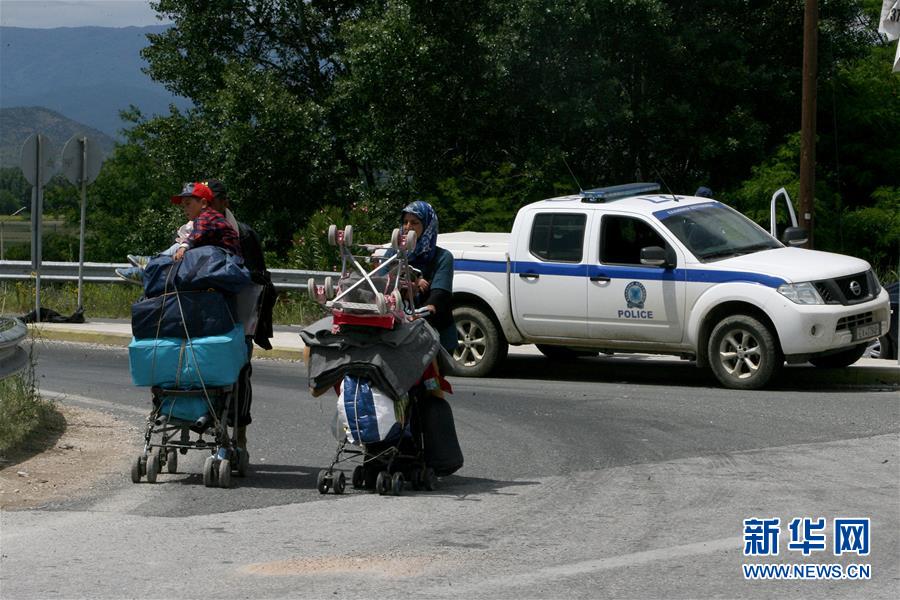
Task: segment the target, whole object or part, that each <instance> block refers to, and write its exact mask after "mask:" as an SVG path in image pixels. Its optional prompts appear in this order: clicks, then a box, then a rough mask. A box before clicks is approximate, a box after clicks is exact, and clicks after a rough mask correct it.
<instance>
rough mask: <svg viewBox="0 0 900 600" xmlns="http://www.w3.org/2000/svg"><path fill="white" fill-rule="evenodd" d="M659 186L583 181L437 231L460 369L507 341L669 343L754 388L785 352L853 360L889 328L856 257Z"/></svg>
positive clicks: (495, 354) (571, 353)
mask: <svg viewBox="0 0 900 600" xmlns="http://www.w3.org/2000/svg"><path fill="white" fill-rule="evenodd" d="M658 190H659V187H658V186H656V185H655V184H626V185H621V186H614V187H611V188H602V189H597V190H588V191H586V192H581V193H580V194H577V195H572V196H564V197H560V198H551V199H549V200H543V201H541V202H536V203H534V204H529V205H527V206H525V207H523V208H522V209H521V210H520V211H519V212H518V214H517V215H516V219H515V223H514V225H513V229H512V233H509V234H500V233H475V232H460V233H450V234H444V235H440V236H438V245H439V246H441V247H443V248H446V249H448V250H450V251H451V252H452V253H453V256H454V259H455V276H454V279H453V306H454V309H453V313H454V316H455V319H456V324H457V329H458V330H459V348H458V349H457V351H456V353H455V355H454V358H455V359H456V373H457V374H458V375H467V376H476V377H477V376H482V375H486V374H487V373H489V372H490V371H491V370H492V369H493V368H494V367H495V366H497V365H498V363H499V362H500V361H502V360H503V359H504V358H505V356H506V353H507V350H508V345H509V344H513V345H517V344H537V347H538V348H539V349H540V350H541V352H543V353H544V354H545V355H547V356H548V357H556V358H559V357H575V356H584V355H596V354H597V353H599V352H604V353H614V352H625V353H653V354H673V355H677V356H681V357H684V358H688V359H691V360H696V362H697V365H698V366H701V367H703V366H708V367H710V369H711V370H712V372H713V373H714V374H715V376H716V377H717V378H718V380H719V381H720V382H721V383H722V385H724V386H725V387H728V388H736V389H758V388H760V387H763V386H765V385H766V383H767V382H769V380H770V379H771V378H772V376H773V375H774V374H775V373H776V372H777V371H778V369H780V368H781V367H782V365H783V364H784V363H785V361H787V362H789V363H798V362H806V361H809V362H811V363H813V364H814V365H816V366H820V367H844V366H847V365H850V364H852V363H853V362H855V361H856V360H858V359H859V358H860V357H861V356H862V354H863V352H864V350H865V348H866V346H867V345H868V343H869V342H870V341H871V340H874V339H876V338H878V337H879V336H880V335H882V333H883V332H886V331H887V328H888V323H889V319H890V309H889V306H888V295H887V293H886V292H885V291H884V290H883V289H882V287H881V285H880V283H879V282H878V279H877V277H876V276H875V273H874V272H873V271H872V269H871V267H870V265H869V264H868V263H867V262H866V261H864V260H860V259H858V258H853V257H850V256H844V255H840V254H832V253H827V252H818V251H814V250H805V249H802V248H797V247H794V246H792V244H802V243H803V242H804V241H805V240H803V239H800V238H803V237H805V232H804V231H803V230H802V229H798V228H796V227H791V228H788V229H787V230H786V231H785V232H784V236H785V237H784V239H785V243H784V244H783V243H781V242H779V241H778V240H777V239H776V238H775V237H773V235H772V234H770V233H768V232H766V231H765V230H764V229H762V228H761V227H759V226H758V225H756V224H755V223H753V222H752V221H751V220H749V219H747V218H746V217H745V216H743V215H742V214H740V213H739V212H737V211H735V210H733V209H732V208H729V207H728V206H726V205H725V204H722V203H720V202H717V201H715V200H711V199H709V198H701V197H693V196H675V195H672V194H660V193H659V192H658ZM788 203H789V200H788ZM774 204H775V200H774V197H773V206H774ZM773 214H774V212H773ZM791 217H792V219H793V209H791ZM773 233H774V224H773Z"/></svg>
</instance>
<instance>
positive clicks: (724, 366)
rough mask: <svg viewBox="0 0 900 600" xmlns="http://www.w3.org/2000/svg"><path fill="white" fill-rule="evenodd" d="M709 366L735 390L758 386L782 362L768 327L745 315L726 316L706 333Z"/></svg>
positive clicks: (778, 367)
mask: <svg viewBox="0 0 900 600" xmlns="http://www.w3.org/2000/svg"><path fill="white" fill-rule="evenodd" d="M707 348H708V352H709V366H710V368H711V369H712V372H713V374H714V375H715V376H716V379H718V380H719V382H720V383H721V384H722V385H723V386H725V387H727V388H731V389H735V390H758V389H760V388H761V387H763V386H764V385H766V384H767V383H768V382H769V380H770V379H771V378H772V376H773V375H774V374H775V373H776V372H777V371H778V370H779V369H780V368H781V366H782V365H783V364H784V358H783V357H782V356H781V352H780V351H779V349H778V345H777V344H776V343H775V336H773V335H772V332H771V331H769V328H768V327H766V326H765V325H763V324H762V323H760V322H759V321H758V320H756V319H754V318H753V317H750V316H748V315H732V316H729V317H725V318H724V319H722V320H721V321H719V323H718V324H717V325H716V326H715V328H714V329H713V330H712V334H711V335H710V336H709V345H708V346H707Z"/></svg>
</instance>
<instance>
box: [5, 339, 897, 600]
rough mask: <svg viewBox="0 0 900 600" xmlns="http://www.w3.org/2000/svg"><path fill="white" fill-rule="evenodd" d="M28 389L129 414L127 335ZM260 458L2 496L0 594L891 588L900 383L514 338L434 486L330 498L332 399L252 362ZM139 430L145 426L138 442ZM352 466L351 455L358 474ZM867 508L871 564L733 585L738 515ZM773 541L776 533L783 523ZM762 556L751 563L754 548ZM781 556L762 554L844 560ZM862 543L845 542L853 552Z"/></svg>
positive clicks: (704, 592)
mask: <svg viewBox="0 0 900 600" xmlns="http://www.w3.org/2000/svg"><path fill="white" fill-rule="evenodd" d="M39 371H40V377H41V378H40V381H41V388H42V390H44V392H45V393H46V394H48V395H57V394H62V395H64V398H63V399H62V400H61V401H63V402H69V403H72V404H76V405H81V406H86V407H88V408H93V409H95V410H102V411H105V412H109V413H112V414H115V415H116V416H119V417H121V418H122V419H123V420H124V421H125V422H127V423H130V424H133V425H134V426H139V425H140V424H141V422H142V421H143V419H144V417H145V416H146V414H147V412H148V410H149V394H148V393H147V391H146V390H143V389H139V388H135V387H133V386H131V382H130V378H129V375H128V366H127V352H126V351H125V350H124V349H119V348H103V347H98V346H88V345H81V344H69V343H44V344H42V345H41V347H40V360H39ZM253 379H254V404H253V414H254V418H255V423H254V424H253V425H252V426H251V427H250V430H249V433H250V443H249V448H250V452H251V456H252V462H253V469H252V472H251V476H250V477H248V478H246V479H243V480H241V479H238V480H236V482H235V484H236V485H235V487H234V488H233V489H229V490H222V489H216V488H206V487H204V486H203V484H202V478H201V477H200V475H199V474H200V472H201V470H202V459H203V456H202V455H201V453H192V454H189V455H188V456H186V457H182V460H181V461H180V470H181V471H183V472H182V473H178V474H176V475H169V474H162V475H160V478H159V482H158V483H157V484H155V485H150V484H146V483H143V484H140V485H134V484H132V483H131V482H130V480H129V478H128V473H127V465H128V462H129V459H130V458H131V457H123V470H122V476H121V477H120V478H112V479H110V480H108V481H104V482H100V483H99V484H98V485H97V486H95V487H94V490H93V491H92V492H91V493H89V494H88V495H86V496H83V497H79V498H72V499H69V500H67V501H65V502H61V503H56V504H52V505H48V506H44V507H41V508H40V509H38V510H32V511H20V512H11V513H10V512H4V513H0V518H2V520H0V541H2V555H0V596H2V597H3V598H48V597H65V598H69V597H90V598H118V597H139V598H144V597H192V598H193V597H198V598H199V597H221V598H244V597H254V598H255V597H260V598H263V597H265V598H269V597H271V598H275V597H316V598H318V597H323V596H352V597H376V596H377V597H385V596H388V595H399V594H403V595H404V596H410V595H411V596H422V597H465V598H522V597H526V598H530V597H560V596H566V597H583V598H596V597H615V598H619V597H633V598H644V597H667V598H672V597H691V598H694V597H704V598H706V597H742V598H747V597H759V598H764V597H765V598H767V597H771V596H773V595H776V594H778V595H790V596H792V597H814V596H815V597H848V598H853V597H866V598H893V597H896V596H897V595H898V593H900V470H898V465H900V394H898V393H897V391H898V386H897V384H896V383H893V382H892V380H891V379H890V378H889V377H888V378H866V379H865V381H857V380H856V379H854V378H851V379H850V380H847V379H846V378H842V377H828V376H823V371H821V370H817V369H814V368H812V367H790V368H787V369H785V371H784V372H783V373H782V374H781V376H780V377H779V378H778V379H777V380H776V381H775V382H774V386H773V388H772V389H770V390H765V391H756V392H736V391H731V390H724V389H721V388H719V387H717V386H716V385H715V383H714V382H713V381H712V379H711V378H710V377H709V376H708V375H706V374H705V373H704V372H702V371H699V370H697V369H696V368H695V367H694V366H693V365H691V364H689V363H686V362H680V361H675V360H671V361H660V360H654V361H641V360H620V359H615V358H607V359H603V358H598V359H586V360H584V359H583V360H578V361H574V362H573V363H553V362H551V361H548V360H546V359H544V358H542V357H539V356H534V355H518V356H516V355H514V356H512V357H511V358H510V359H509V361H508V362H507V364H506V365H505V366H504V368H503V370H502V371H501V372H500V373H499V376H498V377H495V378H487V379H478V380H474V379H460V378H453V379H452V380H451V381H452V383H453V386H454V394H453V396H452V397H451V401H452V406H453V410H454V415H455V419H456V427H457V431H458V432H459V437H460V442H461V445H462V447H463V451H464V453H465V455H466V464H465V466H464V467H463V469H462V470H461V471H459V473H458V474H456V475H453V476H450V477H447V478H445V479H444V480H443V481H442V482H441V486H440V489H439V490H438V491H436V492H431V493H421V492H412V491H410V492H409V493H408V494H406V495H404V496H402V497H379V496H377V495H374V494H371V493H366V492H362V491H356V490H348V493H347V494H346V495H344V496H334V495H332V494H329V495H327V496H322V495H320V494H319V493H318V492H317V491H316V490H315V476H316V473H317V471H318V470H319V469H320V468H322V467H324V466H327V465H328V463H329V461H330V459H331V456H332V453H333V450H334V446H335V442H334V441H333V438H332V437H331V434H330V432H329V431H328V425H327V423H328V420H329V418H330V417H331V414H332V412H333V410H334V398H333V396H331V395H326V396H323V397H321V398H312V397H311V396H310V395H309V393H308V391H307V389H306V373H305V366H304V365H303V364H302V363H300V362H291V361H276V360H258V361H255V362H254V377H253ZM139 438H140V436H136V439H135V452H137V451H138V447H139V443H140V441H141V440H140V439H139ZM348 474H349V473H348ZM765 516H772V517H775V516H777V517H780V518H781V519H782V521H783V522H784V523H787V522H788V521H789V520H790V519H791V518H793V517H825V518H827V519H829V520H831V519H833V518H835V517H843V516H858V517H870V518H871V519H872V523H873V525H872V529H873V534H872V539H873V541H872V545H873V550H872V552H871V555H870V556H868V557H866V558H865V559H864V560H862V559H860V558H859V557H855V559H856V562H866V563H869V564H871V565H872V571H873V575H872V578H871V579H870V580H868V581H836V582H828V581H818V582H811V581H782V582H761V581H747V580H745V579H744V578H743V576H742V575H741V571H740V569H741V565H742V564H744V563H747V562H753V561H752V560H748V559H746V558H745V557H743V556H742V553H741V548H742V537H741V535H742V528H741V527H742V520H743V519H746V518H750V517H765ZM782 543H783V544H784V543H786V542H784V541H783V542H782ZM757 560H758V559H757ZM848 560H849V559H848V558H847V557H834V556H832V555H831V554H830V553H829V554H828V555H827V556H820V557H816V556H812V557H809V558H804V557H802V555H800V554H799V553H796V552H793V553H790V554H788V553H787V552H785V550H784V549H782V555H781V556H780V557H777V558H776V559H772V560H770V561H769V562H817V563H835V562H838V563H846V562H847V561H848ZM851 562H852V560H851Z"/></svg>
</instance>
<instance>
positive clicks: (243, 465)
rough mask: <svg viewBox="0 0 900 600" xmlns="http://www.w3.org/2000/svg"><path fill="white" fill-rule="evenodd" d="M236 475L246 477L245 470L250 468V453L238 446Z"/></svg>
mask: <svg viewBox="0 0 900 600" xmlns="http://www.w3.org/2000/svg"><path fill="white" fill-rule="evenodd" d="M238 456H239V458H238V466H237V474H238V477H246V476H247V471H249V470H250V453H249V452H247V450H246V449H245V448H238Z"/></svg>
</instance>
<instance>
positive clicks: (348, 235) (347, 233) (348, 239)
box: [341, 225, 353, 248]
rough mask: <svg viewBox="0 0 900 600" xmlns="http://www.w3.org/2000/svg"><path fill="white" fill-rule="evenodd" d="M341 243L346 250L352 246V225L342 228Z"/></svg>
mask: <svg viewBox="0 0 900 600" xmlns="http://www.w3.org/2000/svg"><path fill="white" fill-rule="evenodd" d="M341 242H342V243H343V244H344V246H346V247H348V248H349V247H350V246H352V245H353V225H347V226H346V227H344V237H343V239H342V240H341Z"/></svg>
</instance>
